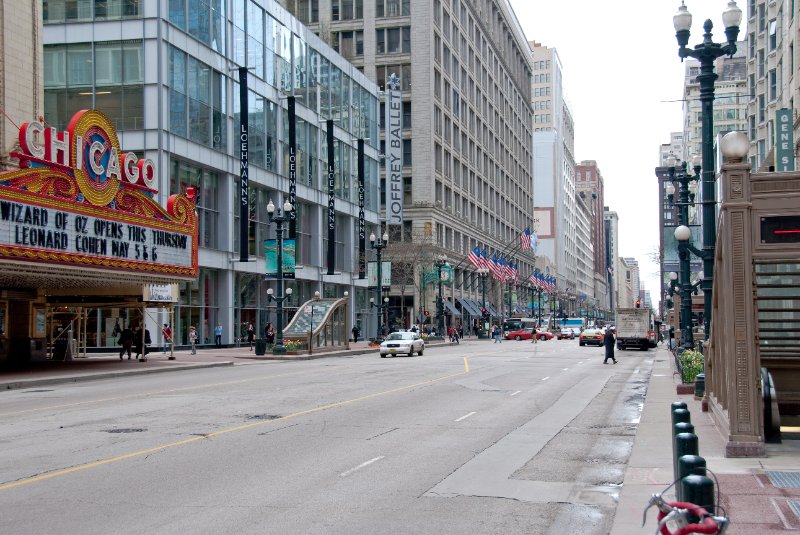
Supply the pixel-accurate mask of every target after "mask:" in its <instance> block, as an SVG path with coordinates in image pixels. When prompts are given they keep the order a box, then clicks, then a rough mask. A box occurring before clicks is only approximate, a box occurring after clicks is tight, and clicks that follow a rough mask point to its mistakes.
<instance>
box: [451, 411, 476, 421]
mask: <svg viewBox="0 0 800 535" xmlns="http://www.w3.org/2000/svg"><path fill="white" fill-rule="evenodd" d="M473 414H475V411H472V412H471V413H469V414H465V415H464V416H462V417H461V418H456V419H455V420H453V421H454V422H460V421H461V420H466V419H467V418H469V417H470V416H472V415H473Z"/></svg>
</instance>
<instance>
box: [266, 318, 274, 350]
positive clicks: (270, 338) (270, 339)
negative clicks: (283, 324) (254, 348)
mask: <svg viewBox="0 0 800 535" xmlns="http://www.w3.org/2000/svg"><path fill="white" fill-rule="evenodd" d="M264 337H265V338H266V339H267V344H268V345H272V344H274V343H275V327H273V326H272V323H267V331H266V333H265V336H264Z"/></svg>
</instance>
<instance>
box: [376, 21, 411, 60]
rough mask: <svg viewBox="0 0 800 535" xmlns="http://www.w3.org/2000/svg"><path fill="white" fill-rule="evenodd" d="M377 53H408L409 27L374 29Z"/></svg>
mask: <svg viewBox="0 0 800 535" xmlns="http://www.w3.org/2000/svg"><path fill="white" fill-rule="evenodd" d="M375 43H376V52H377V53H378V54H408V53H410V52H411V27H410V26H401V27H398V28H379V29H377V30H375Z"/></svg>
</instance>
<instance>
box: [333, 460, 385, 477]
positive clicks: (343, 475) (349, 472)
mask: <svg viewBox="0 0 800 535" xmlns="http://www.w3.org/2000/svg"><path fill="white" fill-rule="evenodd" d="M381 459H383V455H381V456H380V457H375V458H374V459H370V460H369V461H367V462H364V463H361V464H359V465H358V466H356V467H355V468H351V469H350V470H347V471H346V472H342V473H341V474H339V475H340V476H341V477H347V476H349V475H350V474H352V473H353V472H355V471H356V470H361V469H362V468H364V467H365V466H369V465H371V464H372V463H374V462H377V461H380V460H381Z"/></svg>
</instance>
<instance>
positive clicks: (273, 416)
mask: <svg viewBox="0 0 800 535" xmlns="http://www.w3.org/2000/svg"><path fill="white" fill-rule="evenodd" d="M246 418H247V419H248V420H277V419H278V418H282V416H281V415H279V414H248V415H247V416H246Z"/></svg>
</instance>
